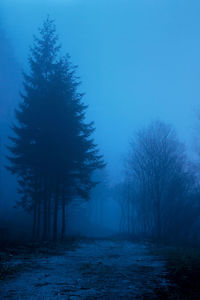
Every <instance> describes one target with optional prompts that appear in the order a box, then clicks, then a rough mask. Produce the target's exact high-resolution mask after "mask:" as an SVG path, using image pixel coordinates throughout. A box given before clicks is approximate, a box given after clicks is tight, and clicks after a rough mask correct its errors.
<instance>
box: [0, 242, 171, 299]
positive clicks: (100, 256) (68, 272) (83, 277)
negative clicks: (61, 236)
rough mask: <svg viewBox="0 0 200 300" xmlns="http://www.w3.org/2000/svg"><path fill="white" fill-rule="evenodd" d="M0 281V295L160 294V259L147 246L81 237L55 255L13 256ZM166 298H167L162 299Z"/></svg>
mask: <svg viewBox="0 0 200 300" xmlns="http://www.w3.org/2000/svg"><path fill="white" fill-rule="evenodd" d="M12 264H16V265H19V266H21V265H23V269H22V270H20V271H19V272H17V273H16V274H15V275H14V276H13V277H11V278H7V279H6V280H4V281H0V299H16V300H18V299H19V300H24V299H114V300H116V299H165V298H163V297H164V295H165V294H166V293H167V286H168V283H167V282H166V280H165V272H166V271H165V262H164V261H163V260H162V259H161V258H159V257H157V256H152V255H151V254H150V249H149V246H148V245H144V244H136V243H132V242H128V241H109V240H96V241H82V242H80V244H79V246H78V247H77V248H75V249H74V250H66V251H64V252H63V253H62V254H60V255H53V256H52V255H51V256H49V255H34V256H29V257H18V258H17V259H13V260H12ZM166 299H169V298H166Z"/></svg>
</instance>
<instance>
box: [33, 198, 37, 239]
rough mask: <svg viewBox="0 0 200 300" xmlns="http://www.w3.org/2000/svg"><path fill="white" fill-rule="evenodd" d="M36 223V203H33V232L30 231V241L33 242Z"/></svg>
mask: <svg viewBox="0 0 200 300" xmlns="http://www.w3.org/2000/svg"><path fill="white" fill-rule="evenodd" d="M36 222H37V203H36V202H35V203H34V210H33V231H32V239H33V240H35V238H36Z"/></svg>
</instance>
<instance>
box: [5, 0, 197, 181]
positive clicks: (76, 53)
mask: <svg viewBox="0 0 200 300" xmlns="http://www.w3.org/2000/svg"><path fill="white" fill-rule="evenodd" d="M199 6H200V4H199V2H198V1H193V2H192V4H191V3H189V2H188V1H175V2H174V1H143V0H142V1H119V0H117V1H88V0H86V1H20V0H18V1H11V0H10V1H9V0H3V1H1V4H0V11H1V20H2V21H1V23H2V27H3V29H4V31H5V33H6V35H7V37H8V39H9V40H10V43H11V45H12V47H13V50H14V53H15V57H16V59H17V61H18V63H19V64H20V68H26V66H27V64H26V63H27V54H28V49H29V46H30V44H31V42H32V35H33V34H36V33H37V28H38V27H39V26H40V24H41V23H42V21H43V19H44V18H45V17H46V15H47V14H49V15H50V16H51V17H52V18H53V19H55V22H56V26H57V31H58V34H59V37H60V42H61V44H62V46H63V50H64V51H67V52H69V53H70V55H71V57H72V61H73V63H74V64H77V65H78V66H79V69H78V73H79V74H80V77H81V80H82V86H81V90H82V91H84V92H85V93H86V95H87V96H86V98H85V101H86V102H87V103H88V104H89V109H88V112H87V114H88V119H91V120H95V124H96V133H95V135H96V136H95V138H96V140H97V142H98V143H99V145H100V147H101V149H102V152H103V153H104V155H105V159H106V161H107V162H108V172H109V174H110V180H111V181H112V182H116V181H118V180H120V178H121V175H120V173H121V168H122V165H123V162H122V161H123V155H124V153H125V152H126V150H127V146H128V141H129V138H130V136H131V135H132V133H133V132H134V131H135V130H137V129H138V128H139V127H140V126H141V125H142V124H144V123H148V122H149V121H151V120H154V119H157V118H160V119H162V120H165V121H167V122H169V123H172V124H174V125H175V127H176V128H177V130H178V133H179V135H180V136H181V138H182V139H184V140H186V141H188V140H191V137H192V136H193V135H194V132H195V127H196V123H195V114H196V112H197V110H198V102H199V69H200V59H199V50H200V42H199V39H198V35H199V26H200V21H199V16H198V9H199ZM113 148H114V149H115V151H113Z"/></svg>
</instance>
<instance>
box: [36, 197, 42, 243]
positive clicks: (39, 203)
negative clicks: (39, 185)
mask: <svg viewBox="0 0 200 300" xmlns="http://www.w3.org/2000/svg"><path fill="white" fill-rule="evenodd" d="M37 206H38V208H37V209H38V213H37V215H38V216H37V230H36V238H37V240H39V239H40V218H41V199H40V198H39V199H38V205H37Z"/></svg>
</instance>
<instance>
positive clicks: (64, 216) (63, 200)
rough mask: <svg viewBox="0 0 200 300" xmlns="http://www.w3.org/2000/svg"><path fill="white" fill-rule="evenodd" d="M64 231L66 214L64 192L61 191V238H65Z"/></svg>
mask: <svg viewBox="0 0 200 300" xmlns="http://www.w3.org/2000/svg"><path fill="white" fill-rule="evenodd" d="M65 231H66V215H65V194H64V191H63V195H62V229H61V239H62V240H63V239H64V238H65Z"/></svg>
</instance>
